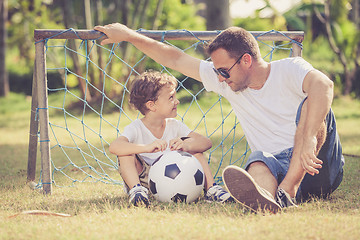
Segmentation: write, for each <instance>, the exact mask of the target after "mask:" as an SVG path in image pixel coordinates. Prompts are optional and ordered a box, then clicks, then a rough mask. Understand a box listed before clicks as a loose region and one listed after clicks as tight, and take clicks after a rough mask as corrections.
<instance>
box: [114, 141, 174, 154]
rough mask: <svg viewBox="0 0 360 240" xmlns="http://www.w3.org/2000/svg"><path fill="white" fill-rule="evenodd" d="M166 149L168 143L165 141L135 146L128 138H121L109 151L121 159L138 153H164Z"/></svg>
mask: <svg viewBox="0 0 360 240" xmlns="http://www.w3.org/2000/svg"><path fill="white" fill-rule="evenodd" d="M166 148H167V143H166V141H164V140H156V141H154V142H153V143H151V144H135V143H130V142H129V140H128V139H127V138H126V137H124V136H120V137H118V138H117V139H116V140H115V141H114V142H112V143H111V144H110V146H109V151H110V152H111V153H112V154H115V155H116V156H120V157H121V156H128V155H133V154H138V153H155V152H160V151H164V150H165V149H166Z"/></svg>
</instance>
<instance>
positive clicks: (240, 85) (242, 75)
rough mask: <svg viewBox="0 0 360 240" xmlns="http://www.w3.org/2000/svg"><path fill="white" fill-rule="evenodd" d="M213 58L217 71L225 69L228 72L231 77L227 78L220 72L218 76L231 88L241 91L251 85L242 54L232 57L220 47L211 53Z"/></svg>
mask: <svg viewBox="0 0 360 240" xmlns="http://www.w3.org/2000/svg"><path fill="white" fill-rule="evenodd" d="M211 59H212V61H213V63H214V67H215V69H217V72H219V71H221V70H225V72H227V73H228V74H227V75H229V78H225V77H224V76H222V74H218V78H219V81H220V82H226V83H227V84H228V85H229V87H230V88H231V90H233V91H234V92H239V91H243V90H245V89H246V88H247V87H248V86H249V84H250V80H249V78H248V75H247V73H246V71H245V70H246V69H245V68H244V67H242V65H243V64H242V63H241V62H242V56H239V58H236V59H234V58H231V57H230V56H229V54H228V52H227V51H226V50H224V49H222V48H219V49H217V50H215V51H214V52H213V53H212V54H211Z"/></svg>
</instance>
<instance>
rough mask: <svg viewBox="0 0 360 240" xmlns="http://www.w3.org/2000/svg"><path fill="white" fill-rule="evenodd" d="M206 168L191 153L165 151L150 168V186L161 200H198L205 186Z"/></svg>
mask: <svg viewBox="0 0 360 240" xmlns="http://www.w3.org/2000/svg"><path fill="white" fill-rule="evenodd" d="M204 179H205V176H204V170H203V168H202V166H201V164H200V162H199V161H198V160H197V159H196V158H195V157H194V156H193V155H191V154H189V153H186V152H182V151H169V152H165V153H164V154H163V155H162V156H161V157H160V158H159V159H158V160H157V161H156V162H154V164H153V165H152V166H151V168H150V170H149V188H150V191H151V193H152V194H153V195H154V197H155V199H157V200H158V201H160V202H172V201H173V202H186V203H190V202H193V201H195V200H197V199H198V198H199V196H200V194H201V191H202V190H203V188H204Z"/></svg>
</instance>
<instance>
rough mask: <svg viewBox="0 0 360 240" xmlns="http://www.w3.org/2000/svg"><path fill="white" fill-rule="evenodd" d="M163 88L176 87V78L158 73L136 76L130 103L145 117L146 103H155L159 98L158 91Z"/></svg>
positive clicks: (151, 71) (150, 72)
mask: <svg viewBox="0 0 360 240" xmlns="http://www.w3.org/2000/svg"><path fill="white" fill-rule="evenodd" d="M164 86H174V87H176V86H177V80H176V78H174V77H173V76H170V75H169V74H166V73H160V72H158V71H153V70H150V71H146V72H144V73H143V74H141V75H139V76H137V77H136V78H135V79H134V81H133V82H132V87H131V92H130V103H131V104H132V105H133V106H134V107H135V108H136V109H137V110H139V111H140V112H141V113H142V114H143V115H145V114H146V113H147V112H148V111H149V109H148V108H147V107H146V103H147V102H148V101H156V100H157V99H158V97H159V91H160V90H161V89H162V88H163V87H164Z"/></svg>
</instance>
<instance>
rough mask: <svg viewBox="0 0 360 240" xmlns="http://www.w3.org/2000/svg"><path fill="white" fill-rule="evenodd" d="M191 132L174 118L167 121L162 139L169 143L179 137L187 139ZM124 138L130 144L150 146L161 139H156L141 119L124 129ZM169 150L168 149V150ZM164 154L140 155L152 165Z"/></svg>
mask: <svg viewBox="0 0 360 240" xmlns="http://www.w3.org/2000/svg"><path fill="white" fill-rule="evenodd" d="M190 132H191V130H190V128H188V126H186V125H185V124H184V123H183V122H180V121H179V120H176V119H174V118H167V119H166V126H165V130H164V133H163V136H162V137H161V138H160V139H162V140H165V141H166V142H167V143H169V141H170V140H172V139H174V138H178V137H186V136H187V135H189V133H190ZM121 135H122V136H124V137H126V138H127V139H128V140H129V142H130V143H136V144H150V143H152V142H154V141H155V140H158V139H159V138H156V137H155V136H154V135H153V134H152V133H151V132H150V130H149V129H148V128H147V127H146V126H145V125H144V123H143V122H142V121H141V120H140V119H136V120H135V121H133V122H132V123H130V124H129V125H128V126H126V127H125V128H124V131H123V133H122V134H121ZM168 149H169V148H167V150H168ZM163 153H164V152H157V153H140V154H139V155H140V156H141V157H142V158H143V159H144V161H145V162H146V163H147V164H149V165H152V164H153V163H154V161H155V160H156V159H157V158H158V157H160V156H161V155H162V154H163Z"/></svg>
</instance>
